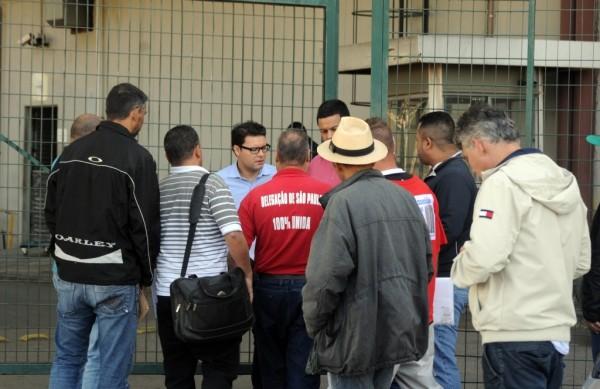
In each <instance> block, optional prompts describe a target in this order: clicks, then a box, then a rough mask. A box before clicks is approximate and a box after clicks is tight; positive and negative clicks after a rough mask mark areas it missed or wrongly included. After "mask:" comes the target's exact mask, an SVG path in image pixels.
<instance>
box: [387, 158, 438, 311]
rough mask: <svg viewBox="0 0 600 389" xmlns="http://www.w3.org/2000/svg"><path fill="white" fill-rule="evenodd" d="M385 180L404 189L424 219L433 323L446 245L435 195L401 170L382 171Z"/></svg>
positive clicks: (422, 182)
mask: <svg viewBox="0 0 600 389" xmlns="http://www.w3.org/2000/svg"><path fill="white" fill-rule="evenodd" d="M388 172H389V173H388ZM384 175H385V178H387V179H388V180H390V181H392V182H393V183H395V184H397V185H399V186H401V187H402V188H404V189H406V190H407V191H408V192H409V193H410V194H412V195H413V196H414V198H415V200H416V201H417V205H418V206H419V209H420V210H421V213H422V214H423V218H425V222H426V223H427V229H428V230H429V237H430V239H431V262H432V263H433V277H432V278H431V281H429V284H428V286H427V300H428V305H429V323H431V322H433V296H434V294H435V277H436V275H437V266H438V256H439V254H440V247H441V246H442V245H444V244H446V243H447V242H448V241H447V240H446V233H445V232H444V226H443V224H442V219H440V210H439V207H438V201H437V198H436V197H435V194H433V192H432V191H431V189H430V188H429V186H427V184H426V183H425V181H423V180H422V179H420V178H419V177H417V176H413V175H411V174H408V173H406V172H404V171H402V170H401V169H397V170H396V169H394V170H393V171H384Z"/></svg>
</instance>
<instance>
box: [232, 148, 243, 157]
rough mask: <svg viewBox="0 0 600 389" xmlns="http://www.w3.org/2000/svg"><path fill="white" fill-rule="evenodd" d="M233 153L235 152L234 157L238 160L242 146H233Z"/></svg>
mask: <svg viewBox="0 0 600 389" xmlns="http://www.w3.org/2000/svg"><path fill="white" fill-rule="evenodd" d="M231 151H233V155H235V157H236V158H237V157H238V156H239V155H240V151H241V150H240V146H238V145H233V146H232V147H231Z"/></svg>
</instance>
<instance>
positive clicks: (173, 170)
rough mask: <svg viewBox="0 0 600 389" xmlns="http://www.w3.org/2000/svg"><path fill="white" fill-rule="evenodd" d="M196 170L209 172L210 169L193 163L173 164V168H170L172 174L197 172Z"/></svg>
mask: <svg viewBox="0 0 600 389" xmlns="http://www.w3.org/2000/svg"><path fill="white" fill-rule="evenodd" d="M195 171H201V172H204V173H209V171H208V170H206V169H205V168H203V167H202V166H193V165H185V166H171V170H170V172H171V174H178V173H189V172H195Z"/></svg>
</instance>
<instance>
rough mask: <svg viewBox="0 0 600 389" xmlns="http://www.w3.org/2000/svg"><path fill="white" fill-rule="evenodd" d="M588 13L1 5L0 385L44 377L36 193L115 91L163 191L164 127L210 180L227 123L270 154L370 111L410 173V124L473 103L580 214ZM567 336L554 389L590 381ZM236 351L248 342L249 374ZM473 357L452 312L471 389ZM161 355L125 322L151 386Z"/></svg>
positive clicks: (345, 2) (465, 328)
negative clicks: (249, 129)
mask: <svg viewBox="0 0 600 389" xmlns="http://www.w3.org/2000/svg"><path fill="white" fill-rule="evenodd" d="M338 7H339V8H338ZM598 7H599V5H598V4H597V2H596V1H594V0H587V1H586V0H577V1H575V0H569V1H564V0H547V1H537V2H535V1H532V0H529V1H514V0H513V1H507V0H456V1H455V0H372V1H371V0H341V1H336V0H298V1H293V0H279V1H260V0H247V1H200V0H194V1H192V0H132V1H128V2H123V1H118V0H78V1H75V0H3V1H0V11H1V12H0V18H1V20H0V23H1V30H0V34H1V35H0V42H1V46H0V70H1V73H0V250H1V251H0V373H1V372H5V373H6V372H8V373H19V372H21V373H32V372H33V373H36V372H39V373H42V372H47V371H48V368H49V363H50V362H51V358H52V348H53V342H52V336H53V328H54V325H55V294H54V291H53V290H52V286H51V283H50V260H49V258H47V256H46V255H45V248H46V245H47V242H48V236H47V235H48V233H47V231H46V229H45V223H44V221H43V214H42V207H43V197H44V186H45V185H44V181H45V177H46V176H47V172H48V167H49V165H50V164H51V162H52V160H53V159H54V158H55V157H56V156H57V155H59V154H60V153H61V151H62V149H63V147H64V146H65V145H66V143H67V142H68V138H69V127H70V124H71V122H72V120H73V119H74V118H75V117H76V116H77V115H79V114H81V113H84V112H91V113H97V114H102V113H103V112H102V111H103V105H104V98H105V95H106V93H107V92H108V90H109V89H110V87H111V86H112V85H114V84H116V83H118V82H122V81H129V82H132V83H134V84H136V85H138V86H139V87H140V88H141V89H143V90H144V91H145V92H146V93H147V94H148V96H149V97H150V102H149V105H148V111H149V112H148V115H147V118H146V124H145V126H144V128H143V130H142V132H141V134H140V138H139V140H140V142H141V143H142V144H143V145H144V146H145V147H147V148H148V149H149V150H150V151H151V153H152V154H153V156H154V157H155V159H156V160H157V162H158V168H159V176H160V177H161V178H162V177H164V176H165V175H166V174H167V171H168V165H167V162H166V160H165V158H164V156H163V152H162V137H163V136H164V134H165V132H166V131H167V130H168V129H169V128H170V127H172V126H174V125H176V124H180V123H184V124H191V125H192V126H194V127H195V128H196V129H197V130H198V131H199V132H200V135H201V142H202V145H203V149H204V160H205V165H206V167H207V168H209V169H210V170H217V169H219V168H221V167H222V166H225V165H227V164H229V163H231V158H232V157H231V153H230V151H229V141H230V140H229V130H230V129H231V126H232V125H233V124H235V123H237V122H240V121H243V120H248V119H252V120H256V121H259V122H262V123H263V124H264V125H265V126H266V127H267V129H268V137H269V140H270V143H271V144H273V143H274V140H275V139H276V137H277V134H278V132H279V130H280V129H282V128H285V127H287V125H288V124H289V123H291V122H292V121H301V122H303V123H304V125H305V126H306V128H308V129H309V134H310V135H311V136H313V138H315V137H316V138H318V132H317V131H316V130H315V125H316V123H315V119H314V117H315V111H316V107H317V106H318V105H319V104H320V103H321V102H322V100H323V99H325V98H331V97H334V96H336V95H338V94H339V96H340V97H341V98H342V99H343V100H345V101H347V102H349V103H351V106H350V108H351V111H352V114H353V115H355V116H362V117H366V116H368V115H369V110H368V108H365V107H368V106H369V105H370V107H371V112H370V114H371V115H380V116H387V118H388V120H389V121H390V123H391V124H392V127H393V128H394V130H395V132H396V139H397V150H396V152H397V155H398V156H399V162H400V164H401V166H402V167H404V168H406V169H407V170H409V171H415V172H420V173H423V172H424V168H423V167H422V166H421V165H420V163H419V161H418V159H417V158H416V151H415V149H414V144H415V143H414V134H415V129H416V121H417V119H418V117H419V116H420V115H421V114H422V113H424V112H426V111H428V110H431V109H444V110H447V111H448V112H450V113H451V114H452V115H453V116H454V117H455V118H457V117H458V116H459V115H460V114H461V113H462V112H463V111H464V110H465V109H466V108H467V107H468V106H469V105H470V104H471V103H473V102H477V101H484V102H488V103H490V104H493V105H496V106H498V107H500V108H503V109H505V110H507V111H508V112H509V113H510V115H511V116H512V117H513V118H514V119H515V120H516V122H517V124H518V126H519V128H520V129H521V130H522V133H523V135H524V141H525V143H528V144H533V145H535V146H537V147H540V148H542V149H543V151H544V152H546V153H547V154H549V155H550V156H551V157H553V158H555V159H556V160H557V161H558V162H559V163H560V164H561V165H563V166H565V167H567V168H569V169H570V170H572V171H573V172H574V173H575V174H576V175H577V178H578V180H579V183H580V186H581V190H582V193H583V195H584V198H585V200H586V202H587V204H588V206H589V208H590V209H594V208H595V204H596V203H597V201H598V199H599V197H598V193H595V192H596V191H597V189H596V188H598V187H599V186H598V185H597V183H598V180H599V179H600V176H599V174H600V173H599V172H600V170H598V169H596V168H595V167H596V165H595V164H594V162H595V160H597V159H598V158H594V156H595V154H594V153H595V151H594V150H593V149H592V147H591V146H589V145H587V144H586V143H585V141H584V136H585V135H587V134H588V133H594V132H600V130H598V129H597V127H598V124H597V123H598V121H597V118H596V112H597V109H596V104H597V98H596V96H597V94H598V88H597V86H598V83H597V77H598V72H597V70H596V69H597V68H599V67H600V46H598V43H597V36H598V32H597V28H598V14H599V13H598V11H599V9H598ZM531 9H533V10H534V12H530V10H531ZM338 10H339V13H338ZM338 20H339V29H338ZM338 34H339V37H338ZM338 38H339V67H338V58H337V54H338ZM338 70H339V72H340V78H339V80H340V83H339V89H338V86H337V72H338ZM338 92H339V93H338ZM316 138H315V140H316ZM572 334H573V337H572V338H573V340H572V342H571V352H570V354H569V356H568V357H567V358H566V367H567V368H566V371H565V380H564V386H565V387H577V386H579V385H580V384H581V383H582V382H583V380H584V379H585V376H586V375H587V374H588V372H589V369H590V368H591V356H590V352H589V344H588V342H589V336H588V332H587V330H586V329H585V328H583V326H582V324H581V323H580V324H578V326H577V327H575V328H574V329H573V332H572ZM250 345H251V341H250V339H249V338H248V337H247V338H246V339H244V343H243V355H242V362H244V363H246V367H247V363H248V362H250V360H251V346H250ZM480 355H481V346H480V339H479V337H478V336H477V334H476V332H474V331H473V330H472V328H471V326H470V317H468V316H467V317H465V318H463V321H462V322H461V330H460V337H459V347H458V359H459V364H460V366H461V369H462V373H463V381H464V383H465V387H468V388H474V387H481V386H482V384H481V383H482V371H481V367H480ZM160 360H161V353H160V347H159V342H158V339H157V334H156V325H155V323H154V321H153V320H152V319H151V318H149V319H147V320H146V321H145V322H144V323H141V324H140V328H139V336H138V351H137V355H136V362H137V364H136V367H135V372H138V373H157V372H158V371H159V370H158V369H157V367H158V366H159V365H158V362H160Z"/></svg>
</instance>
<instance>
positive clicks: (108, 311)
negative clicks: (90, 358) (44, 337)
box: [50, 274, 138, 389]
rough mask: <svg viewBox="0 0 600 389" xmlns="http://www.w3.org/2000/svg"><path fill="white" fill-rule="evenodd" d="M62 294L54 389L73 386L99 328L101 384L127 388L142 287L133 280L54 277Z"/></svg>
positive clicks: (52, 372)
mask: <svg viewBox="0 0 600 389" xmlns="http://www.w3.org/2000/svg"><path fill="white" fill-rule="evenodd" d="M53 281H54V287H55V288H56V292H57V294H58V304H57V314H58V315H57V316H58V317H57V322H56V333H55V342H56V353H55V356H54V363H53V364H52V370H51V372H50V389H63V388H75V387H77V385H78V383H79V382H80V380H81V374H82V371H83V368H84V365H85V363H86V360H87V352H88V345H89V339H90V332H91V329H92V326H93V325H94V323H95V324H96V325H97V327H98V340H97V342H96V344H97V350H98V353H99V361H100V364H99V369H100V371H101V372H102V379H101V380H99V382H98V386H97V387H98V388H100V389H105V388H106V389H109V388H110V389H126V388H129V384H128V383H127V377H128V375H129V372H130V371H131V367H132V364H133V352H134V349H135V338H136V326H137V304H138V290H137V286H135V285H88V284H77V283H72V282H67V281H64V280H62V279H60V277H58V275H56V274H55V275H54V277H53Z"/></svg>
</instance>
